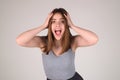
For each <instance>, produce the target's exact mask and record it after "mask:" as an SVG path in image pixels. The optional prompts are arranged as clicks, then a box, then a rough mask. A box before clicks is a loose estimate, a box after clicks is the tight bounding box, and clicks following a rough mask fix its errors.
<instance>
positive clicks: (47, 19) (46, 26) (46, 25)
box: [42, 13, 53, 29]
mask: <svg viewBox="0 0 120 80" xmlns="http://www.w3.org/2000/svg"><path fill="white" fill-rule="evenodd" d="M52 15H53V13H49V14H48V16H47V18H46V20H45V22H44V24H43V25H42V26H43V27H44V28H45V29H46V28H48V23H49V20H50V18H51V17H52Z"/></svg>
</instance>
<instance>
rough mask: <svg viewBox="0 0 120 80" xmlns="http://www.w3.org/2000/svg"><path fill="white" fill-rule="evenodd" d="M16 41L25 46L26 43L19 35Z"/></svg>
mask: <svg viewBox="0 0 120 80" xmlns="http://www.w3.org/2000/svg"><path fill="white" fill-rule="evenodd" d="M16 43H17V44H18V45H19V46H25V43H24V42H23V41H22V40H21V39H20V38H19V37H17V38H16Z"/></svg>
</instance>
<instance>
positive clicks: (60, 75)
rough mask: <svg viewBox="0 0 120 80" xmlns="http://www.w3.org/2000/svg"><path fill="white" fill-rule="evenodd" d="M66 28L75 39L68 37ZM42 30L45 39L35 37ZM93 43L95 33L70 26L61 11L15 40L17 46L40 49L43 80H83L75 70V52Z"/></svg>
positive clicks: (94, 42) (55, 12)
mask: <svg viewBox="0 0 120 80" xmlns="http://www.w3.org/2000/svg"><path fill="white" fill-rule="evenodd" d="M69 28H71V29H73V30H74V31H75V32H76V33H77V34H78V35H76V36H72V34H71V32H70V29H69ZM44 29H48V34H47V36H37V34H38V33H40V32H41V31H43V30H44ZM97 41H98V37H97V35H96V34H95V33H93V32H92V31H89V30H86V29H83V28H81V27H78V26H76V25H74V24H73V23H72V21H71V18H70V15H69V14H68V12H67V11H66V10H65V9H63V8H56V9H54V10H53V11H52V12H51V13H50V14H49V15H48V17H47V19H46V20H45V22H44V24H43V25H41V26H39V27H37V28H34V29H31V30H28V31H26V32H23V33H22V34H20V35H19V36H18V37H17V39H16V42H17V44H18V45H20V46H24V47H38V48H40V49H41V51H42V52H43V54H42V59H43V65H44V70H45V73H46V77H47V80H83V78H82V77H81V76H80V75H79V74H78V73H77V72H76V70H75V64H74V58H75V50H76V49H77V48H78V47H83V46H90V45H94V44H96V43H97Z"/></svg>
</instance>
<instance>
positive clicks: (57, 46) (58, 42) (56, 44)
mask: <svg viewBox="0 0 120 80" xmlns="http://www.w3.org/2000/svg"><path fill="white" fill-rule="evenodd" d="M54 47H55V48H61V41H60V40H55V44H54Z"/></svg>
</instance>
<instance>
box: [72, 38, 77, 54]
mask: <svg viewBox="0 0 120 80" xmlns="http://www.w3.org/2000/svg"><path fill="white" fill-rule="evenodd" d="M75 38H76V36H72V37H71V49H72V51H73V52H75V50H76V41H75Z"/></svg>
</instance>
